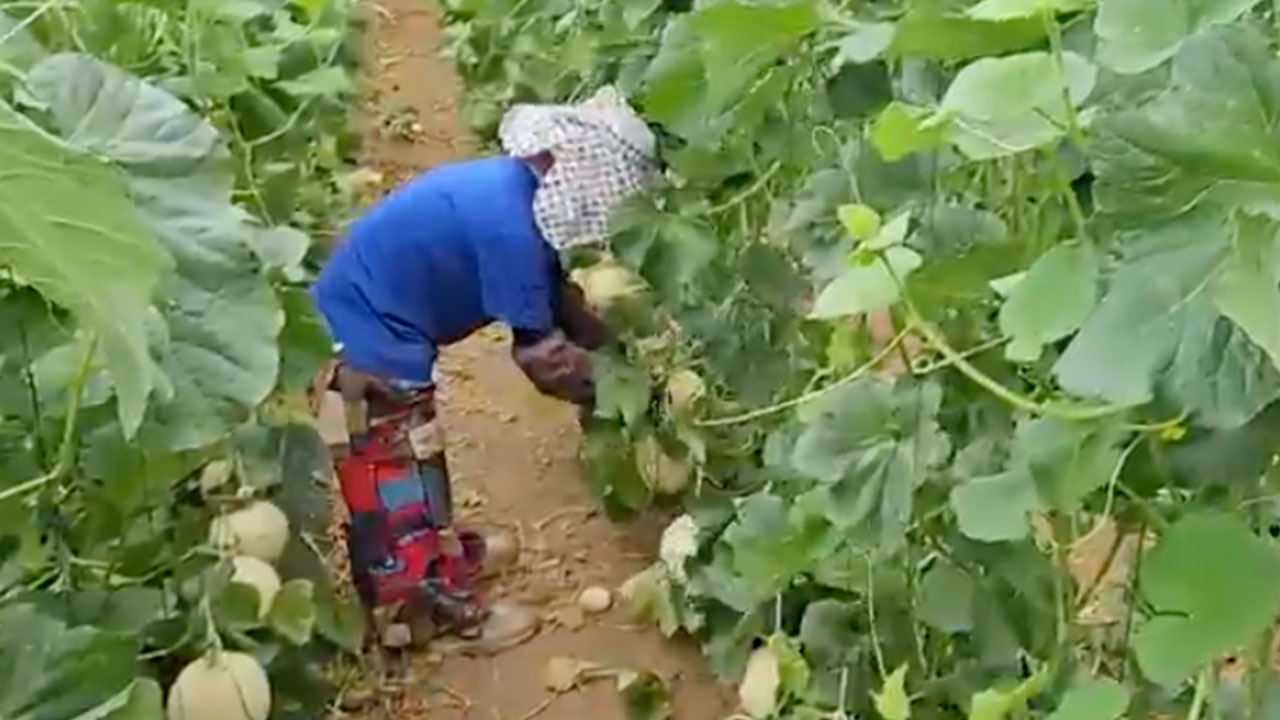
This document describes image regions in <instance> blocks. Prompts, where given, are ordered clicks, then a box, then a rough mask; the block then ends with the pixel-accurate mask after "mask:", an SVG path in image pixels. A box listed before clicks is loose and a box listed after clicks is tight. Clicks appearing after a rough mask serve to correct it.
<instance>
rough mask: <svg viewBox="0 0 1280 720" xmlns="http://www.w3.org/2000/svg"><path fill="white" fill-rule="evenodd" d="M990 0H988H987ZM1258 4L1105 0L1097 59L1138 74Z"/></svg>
mask: <svg viewBox="0 0 1280 720" xmlns="http://www.w3.org/2000/svg"><path fill="white" fill-rule="evenodd" d="M988 1H990V0H988ZM1256 4H1258V0H1159V1H1158V2H1157V1H1156V0H1101V3H1100V6H1099V8H1098V16H1097V19H1096V20H1095V21H1094V26H1093V29H1094V32H1095V33H1097V35H1098V39H1099V40H1100V41H1101V42H1100V44H1099V48H1098V57H1099V58H1100V59H1101V60H1102V62H1104V63H1106V64H1107V65H1108V66H1110V67H1111V68H1112V69H1114V70H1116V71H1118V72H1122V73H1138V72H1142V71H1143V70H1147V69H1149V68H1152V67H1154V66H1156V65H1159V64H1160V63H1162V62H1164V61H1165V60H1168V59H1169V58H1170V57H1173V54H1174V53H1176V52H1177V51H1178V46H1179V45H1181V44H1182V42H1183V41H1185V40H1186V39H1187V38H1188V37H1191V36H1192V35H1194V34H1195V33H1197V32H1199V31H1200V30H1202V29H1204V28H1206V27H1209V26H1211V25H1216V24H1219V23H1224V22H1228V21H1230V20H1234V19H1235V18H1237V17H1239V16H1240V15H1241V14H1242V13H1243V12H1244V11H1245V10H1248V9H1249V8H1250V7H1253V6H1254V5H1256Z"/></svg>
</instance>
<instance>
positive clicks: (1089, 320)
mask: <svg viewBox="0 0 1280 720" xmlns="http://www.w3.org/2000/svg"><path fill="white" fill-rule="evenodd" d="M441 5H442V6H443V7H444V11H445V13H446V18H447V20H446V22H447V28H448V35H449V48H448V51H449V53H450V56H451V57H452V59H453V60H454V62H455V63H456V64H457V67H458V69H459V71H460V73H461V75H462V77H463V79H464V81H465V83H466V87H467V90H466V94H465V98H464V99H465V112H466V114H467V117H468V119H469V120H470V121H471V122H472V123H473V125H474V126H475V127H476V128H477V129H478V131H479V132H480V133H482V134H484V135H491V134H492V132H493V130H494V127H495V125H496V122H497V120H498V119H499V117H500V114H501V112H502V110H503V109H504V108H506V107H507V106H509V105H510V103H512V102H518V101H568V100H573V99H580V98H583V97H585V96H587V95H588V94H589V93H590V92H591V91H593V90H594V89H595V88H596V87H598V86H599V85H602V84H606V83H610V84H614V85H616V86H617V87H619V88H620V89H621V90H622V91H623V92H624V93H625V94H627V95H628V96H629V97H630V98H631V99H632V100H633V102H634V103H635V104H636V106H637V108H639V109H640V110H641V111H642V112H643V113H644V115H645V116H646V118H647V119H648V120H649V121H650V123H651V124H652V125H653V126H654V127H655V128H657V129H658V130H659V131H660V132H661V135H662V150H663V160H664V162H665V165H666V168H667V173H666V176H667V177H666V179H667V182H666V183H665V184H664V185H663V186H662V187H661V188H657V189H655V190H654V191H653V192H652V193H650V194H649V195H648V196H647V197H645V198H643V199H642V200H640V201H638V202H635V203H633V204H632V205H631V206H629V207H628V208H627V209H626V210H625V211H624V212H622V213H620V214H619V216H618V217H617V218H616V222H615V228H614V233H613V237H612V241H611V245H612V247H611V248H610V251H609V252H607V253H583V254H582V256H581V257H579V258H576V259H575V262H574V265H575V267H576V268H577V277H578V278H579V279H581V280H582V281H583V283H584V284H585V285H586V286H587V289H588V294H590V295H591V296H592V297H593V299H594V301H595V302H596V303H597V304H598V305H600V306H602V307H604V308H606V310H607V314H608V316H609V319H610V320H611V322H612V324H613V326H614V328H615V329H617V331H618V333H619V335H620V338H619V342H618V343H617V344H616V346H615V347H613V348H611V349H609V350H608V351H607V352H604V353H601V354H600V355H599V356H598V357H597V387H598V392H599V397H598V404H597V408H596V412H595V417H594V418H593V419H592V420H591V422H590V423H589V424H590V428H589V430H590V432H589V434H588V437H587V440H586V446H585V448H584V458H585V460H586V462H587V464H588V469H589V475H590V478H591V482H592V484H593V486H594V488H595V489H596V490H597V492H598V494H599V496H600V497H601V499H602V500H603V502H604V503H605V504H606V505H607V507H608V508H609V509H610V510H611V512H612V513H614V514H615V515H617V516H620V517H626V516H628V515H630V514H634V513H637V512H644V511H648V510H649V509H650V508H653V507H657V508H659V509H662V510H664V511H670V510H671V509H675V511H676V514H677V515H678V516H679V517H678V518H677V519H676V520H675V522H674V523H673V524H672V525H671V526H670V528H669V529H668V531H667V533H666V535H665V537H664V540H663V543H662V552H661V559H660V560H659V562H657V563H656V564H655V565H654V566H653V567H652V568H651V569H650V570H648V571H647V572H646V573H644V574H643V575H641V576H639V577H637V578H635V579H634V580H632V582H631V583H629V584H628V587H627V588H626V594H627V595H628V597H629V599H630V601H631V604H632V605H633V607H634V609H636V610H637V611H638V612H641V613H642V614H644V615H647V616H648V617H650V618H652V619H653V620H654V621H655V622H657V623H658V624H659V625H660V626H661V627H662V629H663V630H664V631H665V632H667V633H669V634H675V633H680V632H685V633H690V634H692V635H694V636H696V637H698V638H699V639H700V640H701V641H702V642H703V644H704V647H705V650H706V656H707V659H708V661H709V663H710V665H711V666H712V668H713V669H714V670H715V671H716V672H717V673H718V674H719V675H720V676H721V677H723V678H724V679H725V680H727V681H730V682H735V683H736V682H741V683H742V701H743V706H744V709H745V710H746V711H747V712H748V714H750V715H751V716H752V717H755V718H788V719H790V718H848V717H853V716H857V717H882V718H885V720H905V719H906V718H920V719H934V718H938V719H943V718H947V719H950V718H970V719H971V720H998V719H1000V718H1053V719H1054V720H1071V719H1074V718H1081V719H1088V720H1112V719H1114V718H1118V717H1121V716H1127V717H1133V718H1147V717H1153V716H1175V717H1190V718H1197V719H1198V718H1204V717H1219V718H1237V717H1239V718H1245V717H1250V718H1253V717H1269V716H1271V714H1273V713H1274V712H1275V708H1277V707H1280V705H1278V704H1277V701H1280V695H1278V694H1277V691H1276V683H1275V680H1276V678H1275V676H1274V673H1273V671H1272V664H1273V658H1272V646H1273V635H1274V633H1273V626H1274V621H1275V616H1276V612H1277V609H1280V557H1278V556H1277V554H1276V552H1277V551H1276V548H1275V547H1274V542H1273V540H1272V538H1273V537H1274V536H1275V535H1277V534H1280V523H1278V522H1277V509H1280V506H1277V504H1276V500H1277V499H1278V497H1280V496H1277V493H1276V480H1277V478H1276V476H1275V460H1276V457H1277V449H1278V448H1277V444H1278V443H1280V412H1278V407H1280V406H1277V405H1276V401H1277V400H1278V399H1280V371H1278V370H1277V362H1278V361H1280V325H1278V324H1277V322H1278V321H1277V318H1280V274H1278V273H1280V264H1277V254H1276V253H1277V239H1278V237H1280V235H1278V232H1277V231H1278V230H1280V173H1278V171H1277V168H1280V154H1278V153H1280V151H1278V150H1277V148H1280V142H1278V140H1280V138H1278V137H1277V129H1276V128H1277V127H1280V125H1278V123H1277V121H1278V120H1280V61H1277V60H1276V50H1277V43H1278V41H1280V31H1278V29H1277V28H1278V27H1280V17H1277V15H1276V8H1275V6H1273V4H1271V3H1259V2H1253V1H1252V0H1208V1H1204V2H1192V1H1191V0H1169V1H1168V2H1164V3H1158V4H1156V3H1150V2H1143V1H1142V0H981V1H980V2H970V1H967V0H930V1H928V2H903V1H900V0H873V1H870V2H844V1H837V0H697V1H696V2H692V3H689V2H684V3H678V2H671V1H667V0H622V1H619V2H609V3H599V2H586V1H585V0H548V1H547V2H521V1H517V0H496V1H494V0H443V2H441ZM744 677H745V678H746V679H745V680H744Z"/></svg>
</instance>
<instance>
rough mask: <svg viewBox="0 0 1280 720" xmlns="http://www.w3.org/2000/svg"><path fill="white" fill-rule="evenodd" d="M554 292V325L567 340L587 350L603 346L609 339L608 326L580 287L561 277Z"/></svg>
mask: <svg viewBox="0 0 1280 720" xmlns="http://www.w3.org/2000/svg"><path fill="white" fill-rule="evenodd" d="M556 292H557V297H556V303H555V307H556V318H555V322H556V327H559V328H560V329H561V330H563V331H564V334H565V336H566V337H567V338H568V339H569V342H572V343H573V344H574V345H577V346H579V347H583V348H586V349H587V350H597V349H599V348H600V347H601V346H603V345H604V344H605V342H607V341H608V339H609V328H608V327H607V326H606V325H605V324H604V321H603V320H601V319H600V317H599V316H597V315H596V314H595V312H593V311H592V310H591V307H590V306H589V305H588V304H587V298H586V295H585V294H584V293H583V292H582V288H580V287H578V285H577V283H575V282H573V281H572V280H569V279H568V278H563V279H561V280H560V285H559V288H558V289H557V290H556Z"/></svg>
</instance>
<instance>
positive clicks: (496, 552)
mask: <svg viewBox="0 0 1280 720" xmlns="http://www.w3.org/2000/svg"><path fill="white" fill-rule="evenodd" d="M458 538H459V540H460V541H461V544H462V552H463V556H464V557H465V558H466V561H465V562H466V564H467V566H468V568H470V570H471V576H472V577H473V578H474V579H475V580H490V579H492V578H495V577H497V576H499V575H501V574H502V573H504V572H506V571H508V570H510V569H512V568H514V567H515V566H516V563H518V562H519V561H520V538H519V537H518V536H517V535H516V534H515V533H513V532H511V531H510V530H507V529H505V528H497V529H485V530H483V531H474V530H463V531H460V532H459V533H458Z"/></svg>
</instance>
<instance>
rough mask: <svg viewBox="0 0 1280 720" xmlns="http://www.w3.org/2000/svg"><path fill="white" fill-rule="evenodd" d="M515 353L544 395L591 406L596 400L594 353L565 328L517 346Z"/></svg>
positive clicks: (516, 359)
mask: <svg viewBox="0 0 1280 720" xmlns="http://www.w3.org/2000/svg"><path fill="white" fill-rule="evenodd" d="M512 355H513V356H514V357H515V361H516V364H517V365H519V366H520V369H521V370H523V371H524V374H525V375H527V376H528V377H529V379H530V380H531V381H533V385H534V387H536V388H538V390H539V391H540V392H542V393H543V394H544V395H550V396H551V397H554V398H558V399H560V400H565V401H567V402H571V403H574V404H577V405H590V404H591V403H593V402H594V401H595V394H596V388H595V380H594V377H593V374H592V368H591V355H590V353H588V352H587V351H586V350H585V349H583V348H582V347H581V346H580V345H577V344H575V343H573V342H570V341H569V338H568V337H566V336H565V334H564V333H563V332H562V331H559V330H557V331H555V332H553V333H551V334H550V335H547V336H546V337H545V338H543V339H541V340H539V341H537V342H535V343H530V344H527V345H516V346H515V348H514V349H513V351H512Z"/></svg>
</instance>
